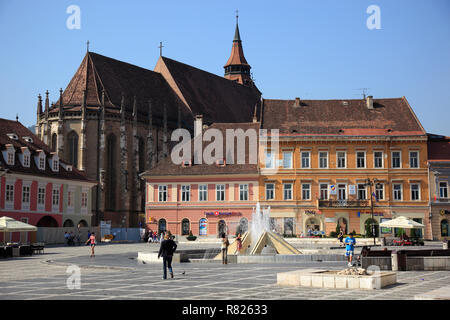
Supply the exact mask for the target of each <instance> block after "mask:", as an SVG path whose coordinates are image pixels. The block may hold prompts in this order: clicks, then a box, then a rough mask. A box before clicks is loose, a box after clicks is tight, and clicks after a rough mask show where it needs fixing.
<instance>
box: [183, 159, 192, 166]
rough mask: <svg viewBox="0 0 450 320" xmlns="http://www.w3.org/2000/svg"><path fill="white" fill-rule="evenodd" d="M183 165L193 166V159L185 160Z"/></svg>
mask: <svg viewBox="0 0 450 320" xmlns="http://www.w3.org/2000/svg"><path fill="white" fill-rule="evenodd" d="M181 166H182V167H191V166H192V161H191V160H183V162H182V163H181Z"/></svg>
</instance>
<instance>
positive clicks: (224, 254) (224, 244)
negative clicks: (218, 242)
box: [221, 232, 230, 264]
mask: <svg viewBox="0 0 450 320" xmlns="http://www.w3.org/2000/svg"><path fill="white" fill-rule="evenodd" d="M229 245H230V242H229V241H228V237H227V235H226V234H225V232H224V233H222V246H221V248H222V264H227V263H228V261H227V260H228V254H227V253H228V246H229Z"/></svg>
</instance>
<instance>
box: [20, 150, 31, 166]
mask: <svg viewBox="0 0 450 320" xmlns="http://www.w3.org/2000/svg"><path fill="white" fill-rule="evenodd" d="M21 149H22V154H20V155H19V160H20V161H21V163H22V166H23V167H24V168H29V167H30V150H28V148H27V147H22V148H21Z"/></svg>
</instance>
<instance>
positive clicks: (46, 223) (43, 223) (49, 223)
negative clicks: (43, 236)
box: [36, 216, 58, 228]
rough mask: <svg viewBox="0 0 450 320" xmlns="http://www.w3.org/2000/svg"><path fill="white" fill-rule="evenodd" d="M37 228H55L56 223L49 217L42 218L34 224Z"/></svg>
mask: <svg viewBox="0 0 450 320" xmlns="http://www.w3.org/2000/svg"><path fill="white" fill-rule="evenodd" d="M36 227H38V228H57V227H58V222H57V221H56V220H55V218H53V217H51V216H44V217H42V218H41V219H40V220H39V221H38V223H37V224H36Z"/></svg>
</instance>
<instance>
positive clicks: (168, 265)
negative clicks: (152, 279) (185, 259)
mask: <svg viewBox="0 0 450 320" xmlns="http://www.w3.org/2000/svg"><path fill="white" fill-rule="evenodd" d="M175 250H177V244H176V243H175V241H173V240H172V239H171V238H170V237H169V235H168V234H166V235H164V240H163V241H162V242H161V247H160V248H159V252H158V259H159V258H160V257H161V256H162V257H163V279H164V280H165V279H167V269H169V272H170V277H171V278H173V270H172V258H173V253H174V252H175Z"/></svg>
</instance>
